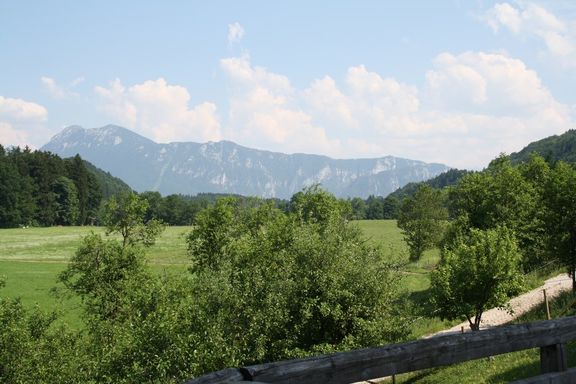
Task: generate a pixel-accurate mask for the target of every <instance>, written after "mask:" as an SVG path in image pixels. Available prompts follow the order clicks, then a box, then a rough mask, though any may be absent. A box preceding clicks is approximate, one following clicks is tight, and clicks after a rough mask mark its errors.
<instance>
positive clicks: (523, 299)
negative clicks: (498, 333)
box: [433, 273, 572, 336]
mask: <svg viewBox="0 0 576 384" xmlns="http://www.w3.org/2000/svg"><path fill="white" fill-rule="evenodd" d="M571 288H572V279H571V278H570V276H568V274H566V273H563V274H561V275H558V276H556V277H553V278H551V279H548V280H546V281H545V282H544V285H543V286H541V287H538V288H536V289H533V290H531V291H530V292H526V293H524V294H523V295H520V296H518V297H515V298H514V299H512V300H510V306H511V307H512V309H513V311H514V312H513V314H509V313H508V312H507V311H505V310H502V309H498V308H493V309H490V310H488V311H486V312H484V314H483V315H482V321H481V325H480V328H490V327H494V326H497V325H502V324H505V323H508V322H510V321H512V320H514V319H515V318H516V317H518V316H520V315H522V314H524V313H526V312H528V311H529V310H530V309H532V308H534V307H535V306H537V305H538V304H540V303H542V302H544V293H543V290H544V289H545V290H546V296H547V297H548V300H551V299H553V298H555V297H556V296H558V295H559V294H560V293H562V292H564V291H567V290H569V289H571ZM462 327H464V331H469V330H470V325H469V324H468V322H464V323H462V324H458V325H456V326H454V327H452V328H450V329H446V330H444V331H440V332H438V333H435V334H434V335H433V336H436V335H443V334H447V333H455V332H461V331H462Z"/></svg>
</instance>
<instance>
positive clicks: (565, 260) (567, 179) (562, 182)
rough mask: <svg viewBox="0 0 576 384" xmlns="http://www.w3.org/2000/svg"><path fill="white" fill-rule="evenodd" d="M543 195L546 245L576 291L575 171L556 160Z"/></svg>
mask: <svg viewBox="0 0 576 384" xmlns="http://www.w3.org/2000/svg"><path fill="white" fill-rule="evenodd" d="M544 196H545V197H544V204H545V206H546V210H545V225H546V232H547V235H548V246H549V249H550V250H551V252H553V254H554V256H555V257H556V258H557V259H558V260H560V261H561V262H562V264H563V265H565V266H566V268H567V269H568V272H569V274H570V275H571V277H572V290H573V291H574V292H576V170H575V169H574V168H573V167H572V166H571V165H568V164H566V163H564V162H562V161H559V162H558V163H556V166H555V167H554V168H553V169H552V172H551V173H550V175H549V177H548V180H547V183H546V186H545V193H544Z"/></svg>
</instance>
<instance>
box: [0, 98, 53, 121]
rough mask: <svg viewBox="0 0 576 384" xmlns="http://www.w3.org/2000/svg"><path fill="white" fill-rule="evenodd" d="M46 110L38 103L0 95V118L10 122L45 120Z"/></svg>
mask: <svg viewBox="0 0 576 384" xmlns="http://www.w3.org/2000/svg"><path fill="white" fill-rule="evenodd" d="M47 115H48V111H47V110H46V108H44V107H43V106H41V105H40V104H36V103H33V102H30V101H25V100H22V99H12V98H9V97H2V96H0V119H2V120H8V121H12V122H15V121H17V122H22V121H33V122H39V121H44V120H46V117H47Z"/></svg>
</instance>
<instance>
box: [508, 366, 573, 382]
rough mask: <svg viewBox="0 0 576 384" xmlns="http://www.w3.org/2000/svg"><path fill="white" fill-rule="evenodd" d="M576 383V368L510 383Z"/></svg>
mask: <svg viewBox="0 0 576 384" xmlns="http://www.w3.org/2000/svg"><path fill="white" fill-rule="evenodd" d="M574 383H576V368H571V369H569V370H567V371H564V372H554V373H547V374H545V375H540V376H535V377H530V378H528V379H522V380H517V381H513V382H512V383H510V384H574Z"/></svg>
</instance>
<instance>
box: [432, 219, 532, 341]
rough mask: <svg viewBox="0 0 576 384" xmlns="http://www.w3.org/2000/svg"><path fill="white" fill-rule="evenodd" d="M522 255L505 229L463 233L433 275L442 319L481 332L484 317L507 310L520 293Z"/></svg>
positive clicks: (434, 292)
mask: <svg viewBox="0 0 576 384" xmlns="http://www.w3.org/2000/svg"><path fill="white" fill-rule="evenodd" d="M520 260H521V255H520V253H519V252H518V246H517V244H516V240H515V238H514V236H513V234H512V232H511V231H510V230H509V229H507V228H505V227H497V228H495V229H489V230H484V231H483V230H478V229H470V230H469V231H466V229H464V230H463V231H460V235H457V236H455V238H454V241H453V243H452V244H450V245H449V247H448V248H447V249H446V250H445V252H444V255H443V259H442V262H441V264H440V265H439V266H438V268H437V269H436V270H435V271H433V272H432V274H431V288H430V289H431V297H432V302H433V304H434V306H435V307H436V308H437V309H438V313H439V315H440V316H441V317H442V318H446V319H449V320H453V319H458V318H465V319H467V320H468V322H469V324H470V328H471V329H472V330H478V329H479V327H480V321H481V320H482V314H483V313H484V311H485V310H487V309H489V308H493V307H500V308H506V303H507V302H508V300H509V298H511V297H513V296H514V295H516V294H518V293H519V292H520V289H521V286H522V274H521V272H520V268H519V267H520Z"/></svg>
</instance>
